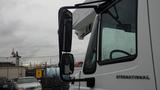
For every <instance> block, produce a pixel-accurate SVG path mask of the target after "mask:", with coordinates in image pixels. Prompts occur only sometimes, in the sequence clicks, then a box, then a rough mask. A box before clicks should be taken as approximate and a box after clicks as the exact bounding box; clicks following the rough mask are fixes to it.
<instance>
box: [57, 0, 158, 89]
mask: <svg viewBox="0 0 160 90" xmlns="http://www.w3.org/2000/svg"><path fill="white" fill-rule="evenodd" d="M93 3H94V4H93ZM96 4H97V5H96ZM159 4H160V0H108V1H105V0H100V1H90V2H89V3H88V2H87V3H86V2H85V3H82V4H77V5H75V6H67V7H62V8H61V9H60V12H59V16H60V17H59V47H60V62H59V66H60V71H61V77H62V79H63V80H64V81H68V82H72V83H71V86H70V90H160V61H159V60H160V40H159V38H160V37H159V34H160V30H159V26H160V23H159V21H160V18H159V16H160V10H159ZM73 8H74V9H76V11H75V12H74V13H71V12H69V11H68V9H73ZM79 8H89V9H86V10H85V9H82V10H79ZM62 11H64V12H67V14H66V13H65V14H64V13H61V12H62ZM87 12H88V13H87ZM79 13H80V14H81V15H79ZM83 13H84V14H83ZM86 13H87V14H86ZM61 14H62V15H61ZM65 15H66V16H65ZM67 15H68V16H67ZM73 15H74V17H73ZM62 17H63V18H62ZM68 18H69V19H68ZM72 19H73V20H72ZM74 20H75V21H74ZM62 22H63V23H62ZM72 29H75V32H76V35H77V37H79V39H83V40H84V39H85V36H87V35H88V34H89V33H90V34H91V36H90V38H89V42H88V48H87V50H86V53H85V58H84V64H83V67H82V68H83V69H82V70H79V71H78V72H76V74H75V75H72V74H73V73H74V58H73V57H74V54H72V45H71V44H72V43H71V42H72ZM73 34H75V33H73ZM82 47H83V45H82ZM77 53H78V51H77ZM64 75H70V78H68V79H64V78H63V76H64Z"/></svg>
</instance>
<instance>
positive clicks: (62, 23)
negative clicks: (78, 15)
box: [58, 8, 72, 52]
mask: <svg viewBox="0 0 160 90" xmlns="http://www.w3.org/2000/svg"><path fill="white" fill-rule="evenodd" d="M58 21H59V31H58V33H59V43H60V50H61V51H64V52H70V51H71V43H72V13H71V12H70V11H69V10H67V9H65V8H61V9H60V10H59V13H58Z"/></svg>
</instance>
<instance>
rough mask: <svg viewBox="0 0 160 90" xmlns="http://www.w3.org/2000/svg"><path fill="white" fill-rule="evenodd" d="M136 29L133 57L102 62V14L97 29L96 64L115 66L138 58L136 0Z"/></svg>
mask: <svg viewBox="0 0 160 90" xmlns="http://www.w3.org/2000/svg"><path fill="white" fill-rule="evenodd" d="M135 14H136V29H135V35H136V36H135V37H136V38H135V40H136V41H135V42H136V45H135V46H136V52H135V54H134V55H131V56H126V57H120V58H116V59H112V60H110V59H107V60H102V57H101V50H102V32H103V30H102V15H103V13H101V16H100V27H99V30H98V33H99V35H98V41H99V43H98V49H97V50H98V55H97V56H98V61H97V62H98V64H99V65H100V66H102V65H108V64H116V63H122V62H129V61H133V60H135V59H136V58H137V56H138V32H137V31H138V0H136V13H135Z"/></svg>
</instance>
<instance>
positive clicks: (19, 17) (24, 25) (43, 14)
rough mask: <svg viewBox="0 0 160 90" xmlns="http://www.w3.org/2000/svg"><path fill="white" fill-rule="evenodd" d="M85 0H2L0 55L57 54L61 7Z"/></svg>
mask: <svg viewBox="0 0 160 90" xmlns="http://www.w3.org/2000/svg"><path fill="white" fill-rule="evenodd" d="M83 1H84V0H0V56H1V57H7V56H10V53H11V51H12V49H13V48H14V49H15V51H19V54H20V55H21V56H23V57H36V56H57V55H58V36H57V30H58V10H59V8H60V7H61V6H64V5H73V4H75V3H78V2H83Z"/></svg>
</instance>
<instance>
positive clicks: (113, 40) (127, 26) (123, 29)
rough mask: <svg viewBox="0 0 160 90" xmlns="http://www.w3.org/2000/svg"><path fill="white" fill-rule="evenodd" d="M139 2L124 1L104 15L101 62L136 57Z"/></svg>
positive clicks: (102, 20)
mask: <svg viewBox="0 0 160 90" xmlns="http://www.w3.org/2000/svg"><path fill="white" fill-rule="evenodd" d="M136 30H137V0H122V1H121V2H119V3H118V4H116V5H115V6H113V7H112V8H110V9H109V10H106V12H104V13H103V14H102V18H101V35H100V36H101V40H100V41H101V43H100V57H101V59H100V60H101V61H112V60H116V59H120V58H124V57H130V56H133V55H136Z"/></svg>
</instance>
